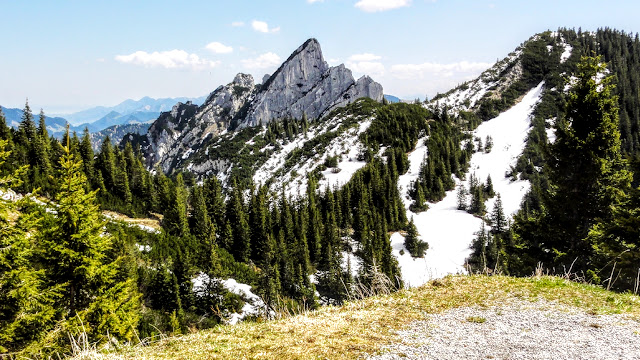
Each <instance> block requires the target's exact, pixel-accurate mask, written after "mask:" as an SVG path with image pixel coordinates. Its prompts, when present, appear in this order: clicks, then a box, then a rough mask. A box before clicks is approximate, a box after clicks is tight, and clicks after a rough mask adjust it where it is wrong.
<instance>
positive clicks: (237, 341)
mask: <svg viewBox="0 0 640 360" xmlns="http://www.w3.org/2000/svg"><path fill="white" fill-rule="evenodd" d="M513 299H519V300H524V301H532V302H534V301H537V300H545V301H548V302H552V303H557V304H559V305H565V306H572V307H577V308H579V309H581V310H583V311H586V312H589V313H593V314H612V313H626V314H630V315H632V316H634V317H639V315H640V297H638V296H634V295H630V294H615V293H612V292H608V291H605V290H603V289H600V288H597V287H594V286H590V285H584V284H577V283H573V282H569V281H567V280H564V279H562V278H557V277H548V276H541V277H532V278H512V277H506V276H491V277H488V276H481V275H478V276H451V277H446V278H444V279H440V280H435V281H433V282H431V283H429V284H427V285H425V286H422V287H420V288H415V289H410V290H402V291H399V292H397V293H394V294H392V295H387V296H380V297H374V298H369V299H365V300H361V301H354V302H350V303H347V304H346V305H344V306H342V307H325V308H321V309H320V310H318V311H314V312H308V313H303V314H299V315H297V316H292V317H290V318H285V319H281V320H275V321H266V322H254V323H241V324H238V325H235V326H219V327H217V328H214V329H210V330H204V331H200V332H197V333H194V334H189V335H184V336H180V337H174V338H168V339H166V340H163V341H160V342H156V343H154V344H152V345H149V346H132V347H125V348H123V349H121V350H120V351H118V352H115V353H111V354H109V355H108V356H107V358H112V359H355V358H361V357H363V355H366V354H373V353H376V352H378V351H379V349H380V348H381V346H383V345H385V344H389V343H391V342H393V341H395V340H397V334H396V332H397V330H400V329H402V328H403V327H405V326H406V325H408V324H409V323H410V322H412V321H414V320H424V319H425V318H426V317H427V316H428V315H429V314H434V313H439V312H442V311H445V310H447V309H451V308H456V307H464V306H480V307H490V306H500V305H503V304H507V303H508V302H509V300H513ZM476 320H477V319H476ZM474 322H478V323H480V322H481V321H474Z"/></svg>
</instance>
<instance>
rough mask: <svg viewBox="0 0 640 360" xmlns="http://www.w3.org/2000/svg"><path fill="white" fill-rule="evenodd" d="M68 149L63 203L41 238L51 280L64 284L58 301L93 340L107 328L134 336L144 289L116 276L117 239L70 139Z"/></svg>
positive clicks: (63, 160) (60, 198) (102, 338)
mask: <svg viewBox="0 0 640 360" xmlns="http://www.w3.org/2000/svg"><path fill="white" fill-rule="evenodd" d="M64 151H65V155H64V156H63V157H62V158H61V159H60V167H61V169H62V170H61V173H60V174H59V178H60V189H59V191H58V193H57V195H56V202H57V203H58V207H57V208H56V214H55V218H54V220H53V222H52V223H51V224H50V225H49V226H47V227H46V228H45V229H44V230H43V233H42V239H41V240H40V241H42V244H43V256H44V259H45V261H46V263H47V264H48V266H49V268H48V269H47V278H48V281H49V282H50V283H51V284H52V285H55V286H60V287H62V289H63V293H62V295H63V296H62V297H61V298H60V301H59V302H58V304H57V305H58V306H59V308H60V309H63V312H62V313H63V316H64V317H65V318H66V319H68V321H69V322H70V323H72V324H74V323H75V324H76V325H79V324H78V323H76V321H82V323H83V325H84V330H86V332H87V333H88V335H89V336H90V337H91V339H93V341H99V342H103V341H105V340H106V338H105V337H106V336H107V334H110V335H111V336H115V337H118V338H121V339H127V340H130V339H132V338H133V336H134V329H135V327H136V324H137V322H138V320H139V315H138V312H137V311H138V308H139V295H138V294H137V290H136V289H135V284H134V283H133V279H129V280H128V281H124V282H122V281H117V280H118V279H117V277H116V275H117V273H118V267H119V260H118V259H112V258H110V257H109V256H108V252H109V251H110V250H111V248H112V241H113V239H112V237H111V235H109V234H107V233H104V226H105V222H104V220H103V219H102V217H101V214H100V211H99V208H98V205H97V202H96V192H95V191H92V192H89V193H87V192H85V183H86V177H85V176H84V173H83V172H82V162H81V161H80V160H79V159H78V157H77V156H76V155H74V154H73V153H72V152H71V151H70V148H69V142H67V145H66V146H65V147H64ZM69 330H71V331H73V332H75V331H79V330H81V329H80V328H76V329H69ZM60 336H66V335H62V334H60Z"/></svg>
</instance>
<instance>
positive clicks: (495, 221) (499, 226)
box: [491, 194, 507, 234]
mask: <svg viewBox="0 0 640 360" xmlns="http://www.w3.org/2000/svg"><path fill="white" fill-rule="evenodd" d="M506 230H507V219H506V218H505V215H504V209H503V208H502V197H500V194H498V196H497V197H496V201H495V203H494V204H493V211H491V232H492V233H493V234H502V233H503V232H505V231H506Z"/></svg>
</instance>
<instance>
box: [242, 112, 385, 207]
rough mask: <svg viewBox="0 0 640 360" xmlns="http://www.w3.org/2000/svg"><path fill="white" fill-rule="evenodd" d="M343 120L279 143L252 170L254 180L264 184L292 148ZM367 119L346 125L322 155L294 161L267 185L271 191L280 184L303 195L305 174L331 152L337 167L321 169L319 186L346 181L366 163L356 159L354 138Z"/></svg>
mask: <svg viewBox="0 0 640 360" xmlns="http://www.w3.org/2000/svg"><path fill="white" fill-rule="evenodd" d="M343 120H346V118H334V119H331V120H329V121H328V122H327V123H325V124H323V125H322V126H320V127H319V128H316V129H313V130H310V131H309V132H308V133H307V135H306V136H305V135H304V134H300V135H298V136H297V137H296V138H295V139H294V140H293V141H291V142H289V143H287V144H286V145H283V147H282V149H280V150H279V151H278V152H276V153H274V154H273V155H272V156H271V157H270V158H269V159H268V160H267V161H266V162H265V163H264V164H263V165H262V166H261V167H260V168H259V169H258V170H257V171H256V173H255V175H254V176H253V180H254V182H256V183H264V182H265V181H267V180H268V179H270V178H272V177H273V176H274V175H275V174H276V173H277V172H278V170H280V169H281V168H282V167H283V166H284V164H285V161H286V159H287V156H288V155H289V154H290V153H291V152H292V151H294V150H295V149H297V148H301V147H303V146H304V144H305V142H307V141H309V140H311V139H313V138H314V137H316V136H317V135H319V134H323V133H326V132H328V131H334V130H337V129H338V127H339V126H340V125H341V124H342V121H343ZM371 121H372V119H366V120H362V121H361V122H360V124H359V126H358V127H354V128H350V129H348V130H346V131H345V132H343V133H342V134H340V135H338V136H337V137H336V138H335V139H333V140H331V142H330V143H329V144H328V145H327V147H326V148H325V151H324V153H323V154H322V155H315V156H314V157H312V158H310V159H307V160H306V161H304V162H303V163H300V164H296V165H295V166H293V168H291V169H289V170H288V171H287V172H286V173H285V174H283V175H280V176H279V177H277V178H276V179H275V181H274V182H273V184H272V185H271V190H273V191H279V190H281V189H282V186H283V185H284V186H285V193H286V195H287V196H292V197H297V196H299V195H302V194H304V193H305V192H306V190H307V180H306V176H307V174H308V173H310V172H312V171H313V170H315V168H316V167H318V166H319V165H321V164H323V163H324V161H325V160H326V158H327V157H329V156H334V155H337V156H338V166H337V168H336V169H339V170H338V172H334V170H332V169H327V170H325V171H323V172H322V174H323V175H324V178H323V179H321V180H320V182H319V188H320V189H324V188H326V187H327V186H331V187H334V186H341V185H344V184H345V183H347V182H348V181H349V180H350V179H351V177H352V176H353V174H354V173H355V172H356V171H358V170H359V169H361V168H362V167H364V166H365V165H366V163H365V162H364V161H358V160H357V155H358V152H359V149H360V147H361V143H360V141H359V139H358V137H359V135H360V134H361V133H363V132H364V131H366V130H367V129H368V128H369V126H370V125H371Z"/></svg>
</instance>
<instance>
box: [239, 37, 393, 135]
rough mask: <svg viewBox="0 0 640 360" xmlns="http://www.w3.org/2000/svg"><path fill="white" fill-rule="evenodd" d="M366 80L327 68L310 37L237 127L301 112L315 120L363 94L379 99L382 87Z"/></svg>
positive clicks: (343, 69) (267, 84) (344, 70)
mask: <svg viewBox="0 0 640 360" xmlns="http://www.w3.org/2000/svg"><path fill="white" fill-rule="evenodd" d="M366 79H368V81H367V80H363V81H360V80H358V81H359V83H357V82H356V81H355V80H354V79H353V75H352V74H351V70H349V69H347V68H346V67H345V66H344V65H340V66H336V67H329V65H328V64H327V62H326V61H324V58H323V56H322V49H321V48H320V44H319V43H318V41H317V40H316V39H309V40H307V41H306V42H305V43H304V44H302V45H301V46H300V47H299V48H298V49H296V51H294V52H293V54H291V56H290V57H289V59H287V61H285V63H284V64H282V66H280V68H279V69H278V70H277V71H276V72H275V73H273V75H271V77H270V78H269V79H268V80H267V81H266V82H265V83H264V84H263V85H262V87H261V89H260V91H259V92H258V93H257V94H256V96H255V99H254V100H253V102H252V104H251V106H250V108H249V111H248V113H247V116H246V118H245V119H244V121H242V122H240V126H241V127H244V126H255V125H258V124H263V123H266V122H268V121H270V120H273V119H280V118H284V117H290V118H295V119H301V118H302V116H303V114H306V115H307V117H308V118H310V119H316V118H320V117H322V115H324V114H326V113H327V112H328V111H330V110H331V109H333V108H335V107H336V106H344V105H346V104H348V103H350V102H353V101H355V100H356V99H358V98H360V97H363V96H366V97H370V98H372V99H374V100H377V101H382V96H383V94H382V86H380V84H378V83H375V82H373V81H372V80H371V79H370V78H369V77H366ZM361 80H362V79H361ZM373 84H375V85H373Z"/></svg>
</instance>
